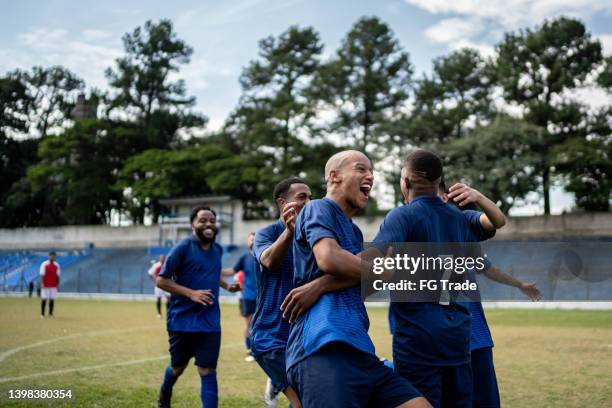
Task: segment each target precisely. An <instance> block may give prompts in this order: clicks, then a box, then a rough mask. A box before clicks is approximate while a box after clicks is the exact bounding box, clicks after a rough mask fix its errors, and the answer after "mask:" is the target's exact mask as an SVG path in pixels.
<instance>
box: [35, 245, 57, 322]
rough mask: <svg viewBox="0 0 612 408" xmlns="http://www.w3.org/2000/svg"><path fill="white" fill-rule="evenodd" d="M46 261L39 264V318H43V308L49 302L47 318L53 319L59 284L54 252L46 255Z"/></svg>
mask: <svg viewBox="0 0 612 408" xmlns="http://www.w3.org/2000/svg"><path fill="white" fill-rule="evenodd" d="M47 257H48V259H47V260H46V261H44V262H43V263H41V264H40V287H41V290H40V297H41V299H42V301H41V303H40V318H41V319H44V318H45V306H46V304H47V300H48V301H49V317H53V307H54V306H55V298H56V297H57V289H58V288H59V283H60V266H59V264H58V263H57V261H56V260H55V258H56V255H55V252H53V251H51V252H49V254H48V255H47Z"/></svg>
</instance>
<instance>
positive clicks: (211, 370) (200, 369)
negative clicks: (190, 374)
mask: <svg viewBox="0 0 612 408" xmlns="http://www.w3.org/2000/svg"><path fill="white" fill-rule="evenodd" d="M196 367H197V368H198V374H200V375H207V374H210V373H214V372H215V371H216V370H215V369H214V368H210V367H200V366H196Z"/></svg>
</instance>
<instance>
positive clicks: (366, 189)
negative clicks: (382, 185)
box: [359, 184, 372, 198]
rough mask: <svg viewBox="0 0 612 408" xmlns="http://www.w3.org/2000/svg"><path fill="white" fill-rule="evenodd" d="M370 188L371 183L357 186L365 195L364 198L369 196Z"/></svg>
mask: <svg viewBox="0 0 612 408" xmlns="http://www.w3.org/2000/svg"><path fill="white" fill-rule="evenodd" d="M371 190H372V185H371V184H362V185H361V187H359V191H361V193H362V194H363V195H364V196H365V198H368V197H369V196H370V191H371Z"/></svg>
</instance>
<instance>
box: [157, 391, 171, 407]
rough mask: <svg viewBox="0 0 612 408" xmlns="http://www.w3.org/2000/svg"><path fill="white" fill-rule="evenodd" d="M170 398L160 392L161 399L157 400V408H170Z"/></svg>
mask: <svg viewBox="0 0 612 408" xmlns="http://www.w3.org/2000/svg"><path fill="white" fill-rule="evenodd" d="M170 398H172V397H170ZM170 398H169V397H167V396H166V395H165V394H164V393H163V392H162V391H161V390H159V397H158V398H157V408H170Z"/></svg>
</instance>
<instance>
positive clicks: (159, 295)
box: [147, 255, 170, 318]
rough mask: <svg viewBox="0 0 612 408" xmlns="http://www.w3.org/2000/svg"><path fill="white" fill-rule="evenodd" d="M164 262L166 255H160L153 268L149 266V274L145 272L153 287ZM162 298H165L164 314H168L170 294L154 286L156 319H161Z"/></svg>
mask: <svg viewBox="0 0 612 408" xmlns="http://www.w3.org/2000/svg"><path fill="white" fill-rule="evenodd" d="M165 261H166V255H160V256H159V261H157V262H155V263H154V264H153V266H151V268H150V269H149V272H147V273H148V274H149V277H150V278H151V279H152V280H153V284H154V285H155V281H156V280H157V277H158V276H159V273H160V272H161V270H162V268H163V267H164V262H165ZM162 297H164V298H166V313H168V307H169V305H170V294H169V293H168V292H166V291H165V290H163V289H160V288H158V287H157V286H155V298H156V301H155V306H156V307H157V317H158V318H161V317H162V315H161V300H162Z"/></svg>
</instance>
